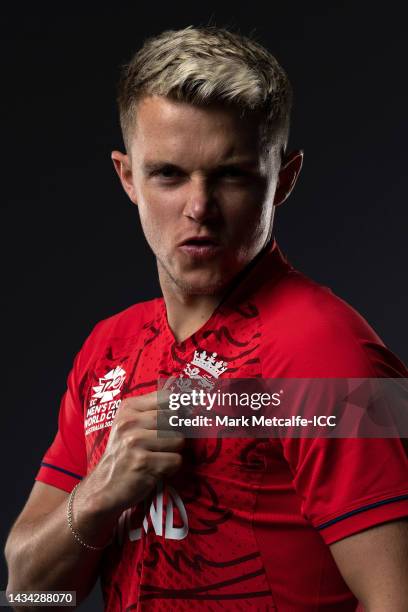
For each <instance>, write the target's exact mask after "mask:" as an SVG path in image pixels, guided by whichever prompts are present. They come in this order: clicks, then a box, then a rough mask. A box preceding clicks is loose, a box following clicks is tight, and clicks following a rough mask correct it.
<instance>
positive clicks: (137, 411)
mask: <svg viewBox="0 0 408 612" xmlns="http://www.w3.org/2000/svg"><path fill="white" fill-rule="evenodd" d="M158 411H159V406H158V404H157V392H153V393H148V394H146V395H141V396H139V397H132V398H128V399H125V400H124V401H123V402H122V404H121V406H120V408H119V410H118V412H117V414H116V416H115V420H114V422H113V425H112V428H111V431H110V435H109V439H108V443H107V446H106V449H105V452H104V454H103V456H102V458H101V460H100V462H99V464H98V465H97V466H96V468H95V469H94V470H93V471H92V472H91V473H90V474H89V476H88V477H87V478H86V479H85V480H84V481H83V482H82V483H81V485H80V486H79V488H78V493H77V495H76V497H75V507H76V509H77V510H76V512H77V513H80V510H81V508H84V507H88V508H89V504H91V506H92V508H94V510H95V511H96V512H98V513H99V512H100V513H103V514H111V515H112V517H115V518H117V517H118V516H119V515H120V514H121V513H122V512H123V511H124V510H126V509H127V508H129V507H131V506H134V505H136V504H137V503H138V502H139V501H141V500H142V499H144V498H145V497H146V496H147V495H148V494H149V493H150V491H151V490H152V489H153V488H154V487H155V485H156V483H157V482H158V480H160V479H161V478H162V477H163V476H168V475H171V474H173V473H174V472H176V471H177V470H178V469H179V468H180V466H181V462H182V458H181V454H180V451H181V449H182V447H183V444H184V438H183V437H182V436H181V435H179V434H176V432H167V435H166V437H160V436H159V435H158V434H159V432H158V429H157V417H158Z"/></svg>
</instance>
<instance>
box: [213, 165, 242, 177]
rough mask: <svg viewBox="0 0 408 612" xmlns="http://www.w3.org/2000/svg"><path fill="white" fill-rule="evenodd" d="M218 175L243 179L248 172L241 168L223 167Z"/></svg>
mask: <svg viewBox="0 0 408 612" xmlns="http://www.w3.org/2000/svg"><path fill="white" fill-rule="evenodd" d="M217 176H218V178H226V179H242V178H245V177H246V176H247V174H246V172H244V170H242V169H241V168H233V167H227V168H222V169H221V170H220V171H219V172H218V173H217Z"/></svg>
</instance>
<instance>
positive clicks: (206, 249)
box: [177, 236, 221, 259]
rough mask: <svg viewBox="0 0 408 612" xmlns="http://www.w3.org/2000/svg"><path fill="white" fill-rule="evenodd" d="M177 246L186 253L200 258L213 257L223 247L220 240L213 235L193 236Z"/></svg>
mask: <svg viewBox="0 0 408 612" xmlns="http://www.w3.org/2000/svg"><path fill="white" fill-rule="evenodd" d="M177 246H178V248H179V249H180V250H181V251H182V252H183V253H184V254H186V255H189V256H190V257H194V258H198V259H208V258H211V257H213V256H214V255H216V254H217V253H218V251H219V250H220V248H221V245H220V243H219V241H218V240H216V239H215V238H214V237H212V236H191V237H190V238H187V239H186V240H183V241H182V242H180V243H179V244H178V245H177Z"/></svg>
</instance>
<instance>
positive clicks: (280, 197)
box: [273, 151, 303, 206]
mask: <svg viewBox="0 0 408 612" xmlns="http://www.w3.org/2000/svg"><path fill="white" fill-rule="evenodd" d="M302 165H303V151H293V152H292V153H289V155H286V156H285V157H284V159H283V161H282V165H281V168H280V170H279V176H278V184H277V186H276V191H275V199H274V201H273V205H274V206H280V205H281V204H283V202H284V201H285V200H286V199H287V198H288V197H289V196H290V194H291V193H292V191H293V188H294V186H295V184H296V181H297V178H298V176H299V174H300V171H301V169H302Z"/></svg>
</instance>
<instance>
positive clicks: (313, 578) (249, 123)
mask: <svg viewBox="0 0 408 612" xmlns="http://www.w3.org/2000/svg"><path fill="white" fill-rule="evenodd" d="M118 101H119V110H120V118H121V126H122V131H123V136H124V141H125V146H126V153H125V154H124V153H121V152H119V151H114V152H113V153H112V159H113V163H114V166H115V169H116V172H117V174H118V176H119V178H120V181H121V183H122V185H123V188H124V189H125V191H126V193H127V194H128V196H129V198H130V199H131V201H132V202H133V203H134V204H135V205H136V206H137V207H138V210H139V214H140V219H141V224H142V227H143V231H144V234H145V236H146V239H147V241H148V243H149V245H150V247H151V248H152V251H153V253H154V255H155V257H156V260H157V266H158V274H159V280H160V285H161V289H162V292H163V298H159V299H155V300H151V301H149V302H144V303H141V304H136V305H134V306H132V307H130V308H128V309H127V310H125V311H123V312H121V313H119V314H117V315H115V316H113V317H111V318H109V319H107V320H105V321H102V322H100V323H99V324H98V325H97V326H96V327H95V328H94V330H93V332H92V333H91V335H90V336H89V338H88V339H87V340H86V341H85V343H84V345H83V347H82V349H81V351H80V352H79V354H78V355H77V357H76V359H75V362H74V365H73V368H72V371H71V373H70V375H69V378H68V388H67V391H66V394H65V395H64V398H63V400H62V403H61V409H60V420H59V429H58V433H57V436H56V438H55V440H54V442H53V444H52V445H51V447H50V448H49V450H48V451H47V453H46V455H45V457H44V460H43V463H42V466H41V469H40V471H39V473H38V475H37V482H36V483H35V485H34V487H33V491H32V493H31V495H30V497H29V499H28V501H27V504H26V506H25V508H24V510H23V512H22V514H21V515H20V517H19V518H18V520H17V522H16V524H15V525H14V526H13V529H12V531H11V534H10V536H9V539H8V542H7V546H6V556H7V560H8V564H9V570H10V581H9V586H8V588H9V590H11V591H14V590H40V589H41V590H45V589H58V590H62V589H63V590H76V591H77V597H78V601H80V600H82V599H83V598H84V597H85V596H86V595H87V593H88V592H89V591H90V589H91V588H92V585H93V584H94V582H95V580H96V578H97V576H98V575H101V577H102V586H103V591H104V598H105V604H106V609H107V610H109V611H114V610H133V609H135V610H136V609H137V610H187V609H201V610H219V609H226V610H244V609H252V610H274V609H276V610H278V611H280V612H282V611H289V610H291V611H293V610H299V611H312V610H313V611H315V610H319V611H321V610H338V611H340V610H341V611H349V610H354V609H355V608H356V606H357V602H358V601H360V602H361V603H362V604H363V605H364V606H365V609H366V610H368V611H369V612H374V611H381V612H385V611H388V610H389V611H390V612H391V611H392V612H402V611H403V610H405V611H406V610H408V530H407V523H406V517H407V516H408V480H407V475H408V469H407V457H406V454H405V452H404V449H403V446H402V443H401V442H400V441H399V440H398V439H388V440H386V439H360V440H347V439H337V440H335V439H331V440H330V439H327V438H326V439H324V438H315V439H309V438H308V439H306V438H298V439H295V438H293V439H291V438H285V439H272V438H271V439H265V438H254V439H248V438H245V439H244V438H239V439H234V438H233V439H220V438H217V439H201V440H187V441H186V440H183V438H182V437H181V436H174V437H161V436H158V432H157V428H158V425H157V408H158V406H157V394H156V388H157V381H158V379H159V378H169V377H173V376H175V377H182V378H186V377H187V378H188V377H189V376H190V375H192V374H191V373H192V372H193V370H194V372H195V373H196V375H198V376H201V378H202V380H203V381H206V384H211V383H212V382H213V381H214V380H216V379H222V378H235V377H239V378H254V377H255V378H259V377H264V378H296V377H299V378H302V377H304V378H308V377H309V378H325V379H327V378H342V377H344V378H346V377H348V378H353V377H355V378H375V377H378V378H381V377H406V376H407V371H406V369H405V367H404V366H403V364H402V363H401V362H400V361H399V360H398V359H397V358H396V357H395V356H393V355H392V354H391V353H390V351H389V350H388V349H387V348H386V347H385V346H384V344H383V343H382V342H381V340H380V339H379V338H378V336H377V335H376V334H375V333H374V331H373V330H372V329H371V328H370V327H369V326H368V325H367V323H366V322H365V321H364V320H363V319H362V318H361V317H360V316H359V315H358V314H357V313H356V312H355V311H354V310H353V309H352V308H351V307H349V306H348V305H347V304H345V303H344V302H343V301H342V300H341V299H339V298H337V297H336V296H334V295H333V294H332V293H331V291H330V290H328V289H327V288H323V287H320V286H318V285H317V284H316V283H314V282H313V281H311V280H310V279H308V278H306V277H305V276H303V275H302V274H301V273H299V272H298V271H296V270H295V269H294V268H293V267H292V266H291V265H290V264H289V263H288V261H287V260H286V259H285V257H284V256H283V255H282V253H281V251H280V250H279V248H278V246H277V243H276V241H275V240H274V238H273V232H272V229H273V216H274V211H275V208H276V207H277V206H279V205H280V204H282V203H283V202H284V201H285V199H286V198H287V197H288V196H289V195H290V193H291V191H292V189H293V187H294V185H295V182H296V179H297V177H298V175H299V172H300V170H301V166H302V158H303V154H302V152H301V151H295V152H293V153H291V154H288V153H287V152H286V145H287V140H288V132H289V114H290V106H291V90H290V85H289V82H288V79H287V77H286V75H285V73H284V71H283V70H282V68H281V67H280V66H279V64H278V63H277V61H276V60H275V58H273V57H272V56H271V55H270V54H269V53H268V52H267V51H266V50H265V49H264V48H262V47H261V46H260V45H258V44H257V43H255V42H253V41H251V40H248V39H246V38H245V37H242V36H239V35H237V34H233V33H231V32H228V31H225V30H222V29H217V28H187V29H185V30H181V31H177V32H164V33H163V34H161V35H160V36H158V37H156V38H153V39H151V40H149V41H147V42H146V43H145V45H144V47H143V48H142V49H141V50H140V51H139V52H138V53H137V54H136V55H135V57H134V58H133V59H132V60H131V62H130V63H129V64H128V65H127V66H126V67H124V70H123V73H122V78H121V81H120V86H119V98H118ZM129 265H132V264H131V262H129Z"/></svg>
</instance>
